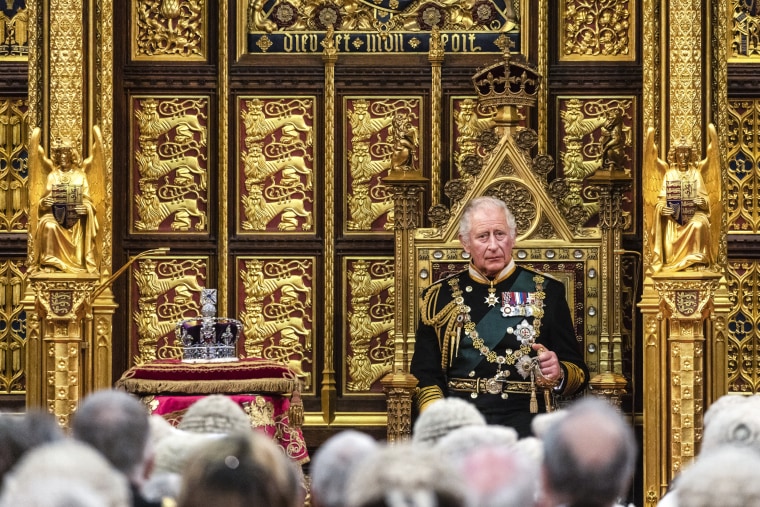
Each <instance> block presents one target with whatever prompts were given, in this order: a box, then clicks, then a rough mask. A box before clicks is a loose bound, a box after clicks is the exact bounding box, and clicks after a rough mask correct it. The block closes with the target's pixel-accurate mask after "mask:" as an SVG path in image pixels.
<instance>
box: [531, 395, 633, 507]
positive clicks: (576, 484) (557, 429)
mask: <svg viewBox="0 0 760 507" xmlns="http://www.w3.org/2000/svg"><path fill="white" fill-rule="evenodd" d="M542 440H543V443H544V461H543V467H542V468H543V478H544V494H545V495H546V499H547V500H548V503H549V505H552V506H557V505H564V506H568V507H572V506H576V505H578V506H580V505H583V506H584V507H608V506H612V505H615V503H616V501H617V499H618V498H619V497H621V496H622V495H624V494H625V492H626V489H627V488H628V486H629V484H630V481H631V478H632V476H633V471H634V466H635V461H636V442H635V439H634V436H633V431H632V430H631V428H630V426H629V425H628V423H627V422H626V421H625V419H624V418H623V416H622V415H621V414H620V413H619V412H618V411H617V410H616V409H615V408H614V407H612V405H610V404H609V403H607V402H606V401H603V400H601V399H598V398H592V397H587V398H584V399H582V400H579V401H576V402H575V403H573V404H572V405H571V406H570V407H569V408H568V409H567V413H566V414H565V415H564V416H563V417H562V418H561V419H559V420H558V421H556V423H555V424H552V425H550V426H549V427H548V428H547V429H546V431H545V433H544V435H543V437H542Z"/></svg>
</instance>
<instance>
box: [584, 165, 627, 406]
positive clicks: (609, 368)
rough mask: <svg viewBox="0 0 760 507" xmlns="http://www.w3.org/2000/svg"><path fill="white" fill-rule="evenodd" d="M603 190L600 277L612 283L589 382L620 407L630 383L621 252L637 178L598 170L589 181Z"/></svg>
mask: <svg viewBox="0 0 760 507" xmlns="http://www.w3.org/2000/svg"><path fill="white" fill-rule="evenodd" d="M588 181H589V183H590V184H592V185H594V186H595V187H598V188H599V192H600V195H599V227H600V229H601V233H602V243H601V246H602V249H601V254H600V262H599V266H600V271H601V272H600V276H601V279H602V280H612V281H613V283H612V285H610V284H609V283H607V284H602V288H601V294H600V303H601V305H602V308H601V312H600V319H601V322H600V336H599V338H600V339H599V371H600V373H599V375H596V376H595V377H594V378H592V379H591V380H590V382H589V387H590V390H591V392H592V394H595V395H597V396H601V397H604V398H606V399H608V400H609V401H611V402H612V403H613V404H615V405H616V406H618V407H620V403H621V398H622V396H623V395H624V394H625V393H626V386H627V384H628V380H627V379H626V378H625V377H624V376H623V362H622V359H623V351H622V311H623V310H622V306H621V301H622V294H621V293H622V287H621V285H620V284H621V282H620V280H621V273H622V269H621V266H620V252H622V245H621V238H622V234H623V230H624V229H625V227H626V222H625V217H624V214H623V211H622V210H623V206H622V204H623V198H624V196H625V193H626V192H627V191H628V190H629V189H630V188H631V186H632V184H633V178H632V177H631V174H630V171H627V170H625V169H624V168H622V167H620V168H615V169H612V170H598V171H597V172H596V173H594V174H593V175H591V176H590V177H589V179H588Z"/></svg>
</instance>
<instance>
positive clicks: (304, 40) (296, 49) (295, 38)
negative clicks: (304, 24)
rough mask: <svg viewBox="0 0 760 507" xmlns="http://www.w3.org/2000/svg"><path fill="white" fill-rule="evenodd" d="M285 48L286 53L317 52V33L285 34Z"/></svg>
mask: <svg viewBox="0 0 760 507" xmlns="http://www.w3.org/2000/svg"><path fill="white" fill-rule="evenodd" d="M283 49H284V50H285V52H286V53H316V52H317V51H318V50H319V39H318V37H317V34H314V33H312V34H308V33H302V34H295V35H291V34H289V33H286V34H285V37H284V39H283Z"/></svg>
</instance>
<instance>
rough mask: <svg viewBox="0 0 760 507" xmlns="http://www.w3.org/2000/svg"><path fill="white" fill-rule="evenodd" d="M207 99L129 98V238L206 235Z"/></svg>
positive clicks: (207, 173) (207, 179)
mask: <svg viewBox="0 0 760 507" xmlns="http://www.w3.org/2000/svg"><path fill="white" fill-rule="evenodd" d="M208 107H209V99H208V97H181V96H175V97H158V96H155V97H154V96H151V97H145V96H134V97H132V115H131V121H132V126H131V129H130V130H131V145H132V147H133V150H134V151H133V159H132V160H131V165H132V169H131V171H130V176H131V194H132V195H133V196H134V199H132V200H131V206H132V208H131V210H132V211H131V213H130V217H131V220H130V229H131V231H132V233H143V234H144V233H153V234H158V233H160V234H165V233H182V232H184V233H187V232H195V233H207V232H208V231H209V228H208V181H209V149H208V130H207V129H208V118H209V111H208Z"/></svg>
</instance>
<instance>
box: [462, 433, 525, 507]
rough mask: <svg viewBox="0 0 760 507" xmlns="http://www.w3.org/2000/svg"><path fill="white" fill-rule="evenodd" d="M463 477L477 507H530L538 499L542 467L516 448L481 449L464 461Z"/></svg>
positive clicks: (501, 446) (505, 446)
mask: <svg viewBox="0 0 760 507" xmlns="http://www.w3.org/2000/svg"><path fill="white" fill-rule="evenodd" d="M460 473H461V474H462V475H463V477H464V478H465V480H466V481H467V487H468V490H469V492H470V494H471V495H472V496H473V502H474V504H473V505H474V506H475V507H526V506H531V505H533V504H535V502H536V500H537V498H538V491H539V487H540V480H539V477H540V467H539V465H538V463H536V462H535V461H533V460H531V459H530V458H528V457H527V456H524V455H523V454H521V453H520V452H519V451H518V450H517V449H515V448H514V446H508V445H493V446H481V447H479V448H478V449H475V450H473V451H472V452H471V453H469V454H468V455H467V456H466V457H465V458H464V461H463V463H462V466H461V467H460Z"/></svg>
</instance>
